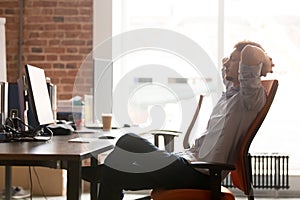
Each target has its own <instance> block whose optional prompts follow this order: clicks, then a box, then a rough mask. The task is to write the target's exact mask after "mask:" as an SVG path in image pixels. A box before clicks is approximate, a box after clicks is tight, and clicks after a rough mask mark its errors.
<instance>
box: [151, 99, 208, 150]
mask: <svg viewBox="0 0 300 200" xmlns="http://www.w3.org/2000/svg"><path fill="white" fill-rule="evenodd" d="M203 98H204V96H203V95H200V97H199V101H198V104H197V107H196V110H195V113H194V116H193V118H192V121H191V123H190V125H189V127H188V129H187V131H186V133H185V135H184V138H183V148H184V149H188V148H190V144H189V137H190V134H191V132H192V129H193V127H194V124H195V122H196V120H197V118H198V115H199V111H200V108H201V105H202V101H203ZM180 133H181V132H178V131H166V130H153V131H151V134H152V135H154V145H156V146H159V137H160V136H162V137H163V139H164V146H165V150H166V151H168V152H173V151H174V138H175V137H177V136H179V134H180Z"/></svg>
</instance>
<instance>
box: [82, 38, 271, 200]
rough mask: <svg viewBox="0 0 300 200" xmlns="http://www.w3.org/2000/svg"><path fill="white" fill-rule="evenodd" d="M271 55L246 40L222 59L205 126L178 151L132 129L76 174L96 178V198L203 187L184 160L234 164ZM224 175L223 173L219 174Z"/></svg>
mask: <svg viewBox="0 0 300 200" xmlns="http://www.w3.org/2000/svg"><path fill="white" fill-rule="evenodd" d="M273 66H274V64H273V63H272V59H271V58H270V57H269V56H268V55H267V54H266V53H265V52H264V50H263V48H262V47H261V46H260V45H259V44H257V43H254V42H251V41H242V42H239V43H237V44H236V45H235V46H234V50H233V52H232V53H231V55H230V57H229V59H227V60H226V62H225V63H224V72H225V73H224V74H225V76H224V79H225V82H227V81H229V82H230V84H226V85H227V86H228V87H227V88H226V92H224V93H223V95H222V96H221V98H220V100H219V101H218V103H217V104H216V106H215V107H214V109H213V111H212V114H211V116H210V119H209V121H208V125H207V129H206V131H205V132H204V134H202V136H201V137H199V138H198V139H196V140H195V144H194V146H193V147H192V148H190V149H187V150H186V151H185V152H183V154H181V155H180V156H178V155H176V154H170V153H168V152H166V151H162V150H159V149H157V147H155V146H154V145H153V144H152V143H150V142H149V141H147V140H145V139H143V138H141V137H139V136H137V135H135V134H132V133H129V134H125V135H124V136H122V137H121V138H120V139H119V140H118V142H117V143H116V147H115V149H114V150H113V151H112V152H111V153H110V154H109V155H108V156H107V158H106V159H105V161H104V164H103V165H99V166H96V167H85V168H83V173H82V177H83V179H85V180H88V181H99V182H100V183H101V184H100V197H99V198H100V199H101V200H108V199H110V200H118V199H122V198H123V193H122V191H123V190H141V189H155V188H166V189H174V188H202V189H208V188H209V176H208V174H206V172H202V171H197V170H195V169H194V168H193V167H191V165H190V164H189V162H190V161H208V162H221V163H230V164H234V163H235V162H236V160H235V159H236V158H235V154H234V149H235V147H236V146H237V145H238V144H239V141H240V140H242V139H243V136H244V134H245V133H246V131H247V129H248V127H249V125H250V124H251V122H252V121H253V119H254V118H255V117H256V115H257V113H258V112H259V111H260V109H261V108H262V107H263V105H264V104H265V99H266V96H265V90H264V88H263V87H262V85H261V81H260V77H261V76H266V75H267V73H269V72H272V67H273ZM225 175H226V174H225Z"/></svg>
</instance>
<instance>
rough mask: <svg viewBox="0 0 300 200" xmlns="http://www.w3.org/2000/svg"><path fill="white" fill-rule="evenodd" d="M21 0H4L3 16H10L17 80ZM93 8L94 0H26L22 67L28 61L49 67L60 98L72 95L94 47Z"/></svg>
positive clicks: (10, 63)
mask: <svg viewBox="0 0 300 200" xmlns="http://www.w3.org/2000/svg"><path fill="white" fill-rule="evenodd" d="M20 1H21V0H0V17H5V18H6V25H5V28H6V45H7V49H6V50H7V51H6V52H7V68H8V69H7V73H8V74H7V77H8V81H9V82H15V81H16V80H17V78H18V71H19V68H18V66H17V65H18V57H19V56H18V42H19V39H18V35H19V23H20V21H19V13H20V12H19V11H20V5H21V4H20ZM21 9H22V8H21ZM92 9H93V0H23V17H22V23H23V32H22V34H21V35H22V39H23V43H22V52H23V53H22V64H21V67H22V68H21V70H22V71H23V68H24V67H23V66H24V65H25V64H27V63H28V64H31V65H35V66H38V67H41V68H43V69H45V72H46V76H48V77H50V78H51V80H52V82H53V83H55V84H57V86H58V99H69V98H71V97H72V91H73V84H74V81H75V77H76V74H77V71H78V69H79V68H80V66H81V64H82V62H83V61H84V59H85V58H86V56H87V55H88V54H89V53H90V52H91V50H92V30H93V24H92V23H93V10H92ZM22 74H23V72H22ZM81 79H82V77H81ZM90 80H91V78H90V77H84V78H83V79H82V81H83V83H90Z"/></svg>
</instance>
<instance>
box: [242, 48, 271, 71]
mask: <svg viewBox="0 0 300 200" xmlns="http://www.w3.org/2000/svg"><path fill="white" fill-rule="evenodd" d="M241 62H242V63H243V64H244V65H247V66H258V65H259V64H260V63H263V66H262V69H261V76H266V75H267V73H269V72H272V67H273V66H274V64H273V62H272V59H271V58H270V57H269V56H268V55H267V54H266V53H265V52H264V51H263V50H262V49H260V48H258V47H256V46H252V45H247V46H245V48H244V49H243V50H242V52H241Z"/></svg>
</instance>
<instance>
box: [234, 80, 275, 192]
mask: <svg viewBox="0 0 300 200" xmlns="http://www.w3.org/2000/svg"><path fill="white" fill-rule="evenodd" d="M262 85H263V87H264V88H265V89H266V93H267V99H266V104H265V105H264V107H263V108H262V110H261V111H260V112H259V113H258V114H257V117H256V118H255V120H254V121H253V122H252V124H251V125H250V127H249V130H248V132H247V134H246V136H245V138H244V139H243V141H242V143H241V144H240V151H239V154H238V159H237V160H238V162H237V164H236V169H235V170H234V171H232V172H231V178H232V181H233V184H234V185H235V186H236V187H237V188H239V189H240V190H242V191H243V192H244V193H245V194H246V195H250V193H251V192H252V177H251V176H252V172H251V166H250V164H249V163H250V161H249V159H250V158H249V156H248V151H249V147H250V145H251V142H252V140H253V138H254V137H255V135H256V133H257V131H258V129H259V128H260V126H261V124H262V123H263V121H264V119H265V117H266V115H267V113H268V111H269V109H270V107H271V104H272V102H273V99H274V97H275V94H276V91H277V87H278V81H277V80H263V81H262ZM249 172H250V173H249Z"/></svg>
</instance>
